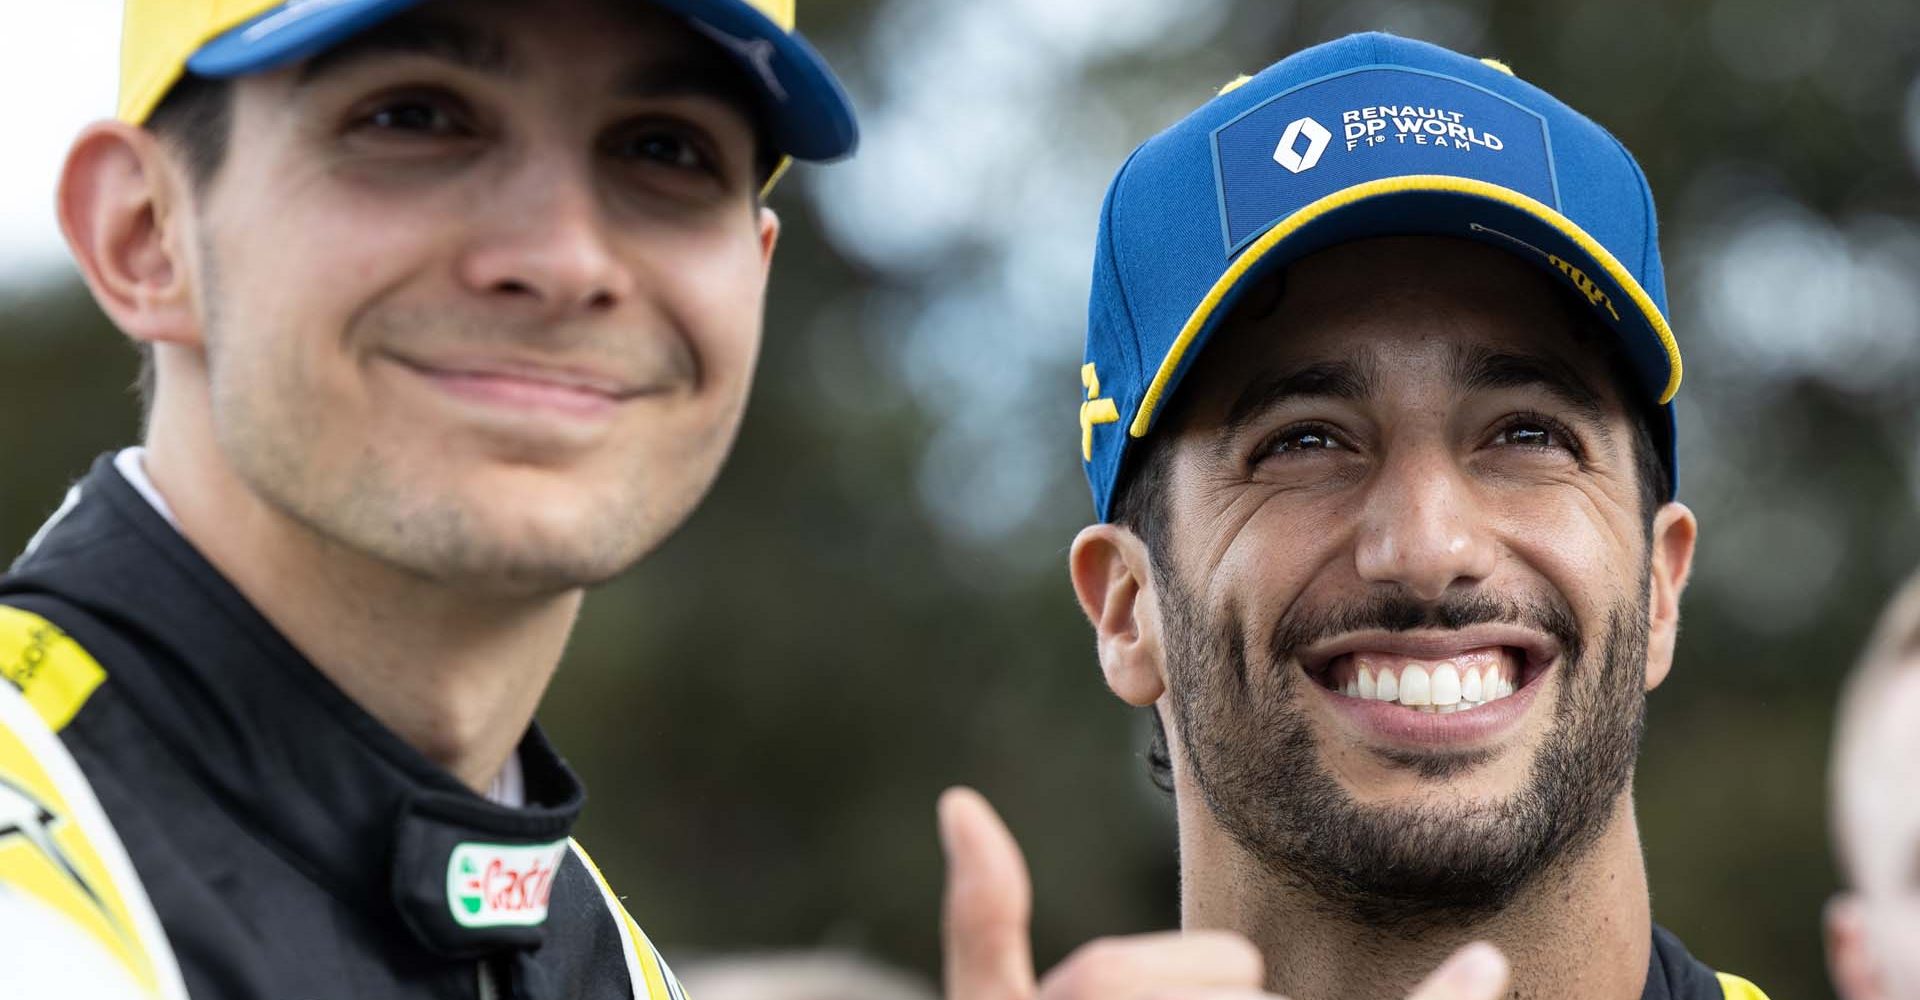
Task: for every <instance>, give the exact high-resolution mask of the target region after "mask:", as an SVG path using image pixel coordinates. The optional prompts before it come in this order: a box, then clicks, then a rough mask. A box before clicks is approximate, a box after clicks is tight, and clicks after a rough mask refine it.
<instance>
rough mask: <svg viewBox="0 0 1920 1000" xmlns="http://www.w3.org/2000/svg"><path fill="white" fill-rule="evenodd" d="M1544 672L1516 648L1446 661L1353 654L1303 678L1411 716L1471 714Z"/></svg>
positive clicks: (1490, 648) (1490, 649)
mask: <svg viewBox="0 0 1920 1000" xmlns="http://www.w3.org/2000/svg"><path fill="white" fill-rule="evenodd" d="M1544 670H1545V665H1534V664H1530V663H1529V660H1528V656H1527V652H1526V651H1525V650H1523V649H1520V648H1519V647H1515V646H1487V647H1483V648H1480V649H1471V650H1463V651H1461V652H1458V653H1453V654H1451V655H1449V656H1447V657H1445V658H1434V659H1428V658H1418V657H1412V656H1404V655H1399V654H1395V653H1385V652H1373V651H1366V650H1361V651H1356V652H1352V653H1344V654H1341V655H1339V656H1336V657H1334V658H1332V659H1330V660H1328V661H1327V662H1326V663H1325V664H1324V665H1322V666H1321V667H1320V668H1319V669H1310V670H1308V671H1307V673H1308V676H1309V677H1311V678H1312V679H1313V680H1314V682H1316V683H1318V684H1319V685H1320V686H1321V687H1323V688H1326V689H1327V690H1329V691H1332V692H1333V693H1335V694H1337V695H1340V696H1343V697H1346V698H1353V699H1358V700H1360V701H1377V702H1385V703H1388V704H1396V705H1399V706H1401V707H1402V708H1406V709H1410V710H1412V711H1415V712H1424V713H1427V714H1433V715H1447V714H1451V713H1454V712H1471V711H1473V710H1475V709H1477V708H1480V707H1482V706H1485V705H1490V704H1492V703H1494V702H1496V701H1500V700H1502V699H1504V698H1509V697H1512V696H1513V694H1514V692H1516V691H1518V690H1520V689H1521V688H1523V687H1525V686H1526V685H1527V684H1529V683H1531V682H1532V681H1533V680H1534V679H1535V678H1537V677H1538V676H1539V675H1540V674H1541V673H1542V672H1544Z"/></svg>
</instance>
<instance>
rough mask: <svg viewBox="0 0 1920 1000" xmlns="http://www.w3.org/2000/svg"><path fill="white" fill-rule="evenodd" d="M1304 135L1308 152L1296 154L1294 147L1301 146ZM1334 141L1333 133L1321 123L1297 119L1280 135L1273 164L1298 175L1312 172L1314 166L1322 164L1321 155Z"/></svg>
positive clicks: (1274, 150) (1307, 119) (1274, 151)
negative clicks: (1301, 138)
mask: <svg viewBox="0 0 1920 1000" xmlns="http://www.w3.org/2000/svg"><path fill="white" fill-rule="evenodd" d="M1303 135H1304V136H1306V137H1307V151H1306V152H1304V153H1301V152H1296V151H1295V150H1294V148H1293V147H1295V146H1297V145H1299V144H1300V137H1301V136H1303ZM1332 139H1333V133H1331V132H1329V131H1327V130H1326V127H1325V126H1323V125H1321V124H1320V123H1319V122H1317V121H1314V120H1313V119H1311V118H1296V119H1294V122H1293V124H1291V125H1288V126H1287V130H1286V131H1285V132H1283V133H1281V134H1280V145H1278V146H1275V147H1274V148H1273V162H1275V163H1278V164H1280V165H1281V166H1283V167H1285V168H1287V169H1288V170H1289V171H1292V172H1293V173H1296V174H1297V173H1300V172H1301V171H1305V170H1312V169H1313V165H1314V164H1316V163H1319V162H1320V154H1321V153H1324V152H1326V151H1327V143H1328V142H1330V141H1332Z"/></svg>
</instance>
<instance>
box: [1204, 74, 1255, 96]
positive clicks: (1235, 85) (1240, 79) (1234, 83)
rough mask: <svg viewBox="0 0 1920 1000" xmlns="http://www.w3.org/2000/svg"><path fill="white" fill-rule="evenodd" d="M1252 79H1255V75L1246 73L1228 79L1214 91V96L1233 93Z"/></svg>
mask: <svg viewBox="0 0 1920 1000" xmlns="http://www.w3.org/2000/svg"><path fill="white" fill-rule="evenodd" d="M1251 79H1253V77H1251V76H1248V75H1247V74H1245V73H1242V74H1240V75H1239V76H1236V77H1234V78H1233V79H1231V80H1228V81H1227V82H1226V84H1225V85H1224V86H1222V87H1221V88H1220V89H1219V90H1216V91H1214V93H1213V96H1215V97H1219V96H1220V95H1222V94H1231V93H1233V92H1234V91H1236V90H1239V89H1240V88H1241V87H1244V86H1246V85H1247V81H1248V80H1251Z"/></svg>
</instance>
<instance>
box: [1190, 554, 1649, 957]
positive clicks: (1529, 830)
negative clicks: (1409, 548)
mask: <svg viewBox="0 0 1920 1000" xmlns="http://www.w3.org/2000/svg"><path fill="white" fill-rule="evenodd" d="M1156 583H1157V586H1158V589H1159V590H1160V593H1161V595H1162V604H1161V606H1162V608H1163V616H1164V621H1165V624H1166V629H1165V635H1166V656H1167V667H1168V673H1169V677H1170V681H1171V685H1170V687H1171V691H1170V701H1171V704H1172V707H1173V710H1174V713H1175V717H1176V720H1177V723H1178V725H1177V729H1178V738H1179V740H1180V744H1181V747H1182V749H1183V751H1184V756H1185V758H1186V767H1187V770H1188V771H1189V773H1191V775H1192V776H1193V778H1194V783H1195V785H1196V786H1197V788H1198V790H1199V792H1200V794H1201V796H1202V798H1203V800H1204V801H1205V803H1206V805H1207V808H1208V810H1209V812H1210V813H1211V814H1212V815H1213V817H1214V819H1215V821H1216V822H1218V823H1219V824H1220V826H1221V828H1222V829H1224V830H1225V831H1226V832H1227V834H1228V835H1229V836H1231V837H1232V838H1233V839H1234V841H1235V842H1236V843H1238V844H1239V845H1240V846H1241V848H1242V849H1244V850H1245V851H1247V852H1248V854H1249V855H1250V856H1251V857H1253V858H1254V859H1256V860H1257V861H1258V862H1259V863H1261V864H1262V865H1263V866H1264V867H1265V868H1266V869H1267V870H1268V871H1269V872H1270V873H1271V874H1272V875H1273V876H1275V877H1276V878H1278V879H1281V880H1282V881H1283V882H1285V883H1286V884H1289V885H1291V886H1294V887H1296V888H1299V889H1301V890H1304V891H1305V892H1307V893H1308V894H1309V895H1310V896H1311V897H1312V898H1314V899H1315V900H1316V901H1317V908H1318V909H1319V910H1320V911H1321V912H1322V913H1324V914H1325V915H1326V916H1328V917H1330V918H1334V919H1341V920H1345V921H1348V922H1351V923H1354V924H1356V925H1359V926H1364V927H1367V928H1369V929H1371V930H1374V931H1377V932H1380V933H1384V934H1389V935H1396V936H1404V937H1411V936H1416V935H1418V934H1421V933H1423V932H1424V931H1426V930H1428V929H1431V928H1434V927H1437V926H1455V927H1458V926H1471V925H1473V924H1475V923H1478V922H1480V921H1482V920H1484V919H1486V918H1487V917H1489V916H1491V915H1493V914H1495V913H1497V912H1499V911H1500V910H1502V909H1504V908H1505V907H1507V906H1508V905H1509V904H1511V903H1512V902H1513V901H1514V900H1515V899H1516V897H1518V896H1519V895H1520V894H1521V893H1522V892H1523V891H1524V890H1526V889H1527V888H1528V887H1529V886H1532V885H1535V884H1537V883H1538V882H1540V880H1541V879H1542V877H1543V876H1544V875H1546V874H1547V873H1549V872H1550V871H1552V870H1554V869H1555V867H1556V866H1559V865H1562V864H1565V863H1567V862H1570V861H1572V860H1574V859H1576V858H1578V857H1579V856H1580V854H1581V853H1582V852H1584V851H1585V850H1587V849H1588V848H1590V847H1591V846H1592V845H1593V843H1594V842H1595V841H1596V840H1597V839H1598V838H1599V836H1600V834H1601V833H1602V832H1603V830H1604V829H1605V827H1606V825H1607V823H1608V821H1609V819H1610V818H1611V816H1612V813H1613V810H1614V806H1615V803H1616V800H1617V799H1618V797H1619V795H1620V794H1621V793H1622V792H1623V791H1624V790H1625V789H1626V787H1627V785H1628V783H1629V782H1630V781H1631V779H1632V776H1633V766H1634V760H1635V758H1636V757H1637V756H1638V753H1639V746H1640V737H1641V733H1642V730H1643V728H1644V719H1645V705H1646V697H1645V691H1644V688H1643V684H1642V678H1643V676H1644V672H1645V663H1646V649H1647V625H1646V621H1647V618H1646V609H1645V607H1644V599H1642V601H1640V602H1635V601H1633V600H1631V599H1623V600H1621V601H1620V602H1618V603H1617V604H1616V605H1615V606H1614V607H1613V608H1611V609H1610V610H1609V612H1608V614H1607V616H1606V625H1605V631H1606V635H1605V636H1604V637H1603V641H1602V642H1601V643H1599V644H1597V645H1594V646H1593V647H1591V649H1589V648H1588V645H1587V644H1586V643H1585V642H1584V641H1583V640H1584V638H1585V637H1584V635H1583V634H1582V630H1581V629H1580V628H1579V626H1578V625H1577V623H1576V620H1575V618H1574V616H1573V614H1572V612H1571V610H1570V609H1568V608H1567V607H1566V606H1565V604H1564V603H1563V602H1561V601H1559V600H1557V599H1529V600H1501V599H1496V598H1493V597H1491V596H1488V595H1484V594H1481V595H1463V596H1460V597H1455V598H1448V599H1444V600H1442V601H1441V602H1438V603H1434V604H1424V603H1421V602H1417V601H1414V600H1412V599H1410V598H1407V597H1404V596H1401V595H1398V594H1393V593H1387V594H1382V595H1377V596H1374V597H1371V598H1369V599H1366V600H1363V601H1361V602H1359V603H1356V604H1352V605H1348V606H1346V607H1341V608H1328V609H1302V610H1300V611H1296V612H1294V613H1293V614H1290V615H1288V616H1287V617H1285V618H1283V619H1282V620H1280V621H1279V622H1278V623H1277V624H1276V625H1275V627H1274V628H1273V630H1272V632H1271V634H1270V635H1269V637H1268V639H1267V641H1266V643H1265V644H1264V646H1260V645H1258V644H1255V643H1253V642H1251V641H1250V639H1249V636H1248V632H1247V629H1246V628H1245V626H1244V623H1243V622H1242V621H1241V620H1240V618H1239V616H1238V615H1237V614H1234V613H1232V612H1224V613H1220V614H1209V613H1208V612H1207V611H1205V609H1203V608H1202V607H1201V606H1200V604H1199V602H1198V601H1197V600H1195V598H1194V597H1193V595H1192V593H1191V592H1190V591H1189V590H1188V589H1187V588H1186V587H1185V585H1184V584H1182V583H1181V582H1180V581H1179V580H1177V579H1175V578H1174V577H1173V574H1171V573H1157V574H1156ZM1641 592H1642V593H1644V592H1645V588H1644V586H1643V587H1642V588H1641ZM1636 603H1638V605H1639V606H1635V605H1636ZM1488 622H1511V623H1517V624H1522V625H1526V626H1529V627H1532V628H1536V629H1540V630H1542V631H1544V632H1546V633H1548V634H1550V635H1553V636H1555V637H1556V638H1557V639H1559V641H1560V643H1561V646H1562V650H1563V652H1562V657H1561V663H1560V664H1559V666H1557V667H1556V668H1555V669H1556V670H1557V671H1559V672H1560V674H1561V676H1560V686H1559V693H1558V696H1557V697H1556V699H1555V704H1554V706H1553V721H1552V726H1551V729H1550V730H1549V731H1548V733H1547V734H1546V736H1545V739H1544V742H1543V743H1542V745H1541V746H1540V747H1539V749H1538V750H1537V751H1536V752H1535V755H1534V758H1533V760H1532V762H1531V763H1530V765H1529V768H1528V776H1527V778H1526V782H1525V785H1524V787H1522V788H1521V789H1520V790H1519V791H1517V792H1515V793H1513V794H1512V795H1509V796H1507V797H1506V798H1504V799H1501V800H1499V801H1496V802H1493V803H1482V804H1476V805H1467V806H1455V807H1442V806H1435V805H1429V804H1422V805H1407V806H1399V805H1369V804H1363V803H1361V802H1359V801H1358V800H1357V799H1356V798H1355V797H1354V796H1353V795H1352V794H1351V793H1349V792H1348V791H1347V790H1346V789H1345V788H1343V787H1342V786H1341V784H1340V782H1339V780H1338V779H1337V778H1336V777H1335V776H1334V774H1333V772H1332V771H1331V769H1330V768H1329V767H1328V766H1327V764H1326V763H1325V761H1324V760H1323V759H1322V751H1321V749H1320V747H1319V745H1318V743H1317V741H1316V738H1315V736H1314V732H1313V729H1312V725H1311V722H1310V720H1309V719H1308V717H1307V715H1306V713H1305V712H1304V710H1303V709H1302V708H1301V706H1300V704H1299V698H1300V696H1301V694H1302V692H1301V691H1300V690H1299V688H1300V686H1301V685H1303V684H1307V683H1312V682H1311V681H1310V680H1309V678H1308V677H1307V676H1306V674H1305V673H1304V672H1303V671H1302V670H1300V669H1299V667H1298V666H1297V660H1296V659H1295V655H1296V653H1297V652H1298V651H1299V650H1300V649H1302V648H1304V647H1305V646H1307V645H1310V644H1312V643H1314V642H1316V641H1319V640H1322V639H1325V638H1329V637H1331V636H1334V635H1338V634H1340V633H1343V632H1349V631H1354V630H1359V629H1370V628H1377V629H1382V630H1387V631H1406V630H1411V629H1415V628H1441V629H1457V628H1462V627H1465V626H1468V625H1473V624H1480V623H1488ZM1383 756H1384V759H1385V760H1386V761H1387V762H1388V763H1389V764H1391V765H1394V766H1399V767H1402V768H1405V769H1408V770H1411V771H1413V772H1414V773H1416V774H1418V775H1419V776H1421V777H1422V778H1426V779H1430V780H1444V779H1447V778H1453V777H1460V776H1463V775H1466V774H1470V773H1471V771H1472V770H1473V769H1474V768H1476V767H1477V766H1479V765H1480V764H1481V763H1484V761H1485V759H1486V757H1487V756H1488V754H1486V753H1457V752H1456V753H1436V754H1426V755H1422V754H1413V753H1407V752H1395V753H1393V754H1391V755H1383Z"/></svg>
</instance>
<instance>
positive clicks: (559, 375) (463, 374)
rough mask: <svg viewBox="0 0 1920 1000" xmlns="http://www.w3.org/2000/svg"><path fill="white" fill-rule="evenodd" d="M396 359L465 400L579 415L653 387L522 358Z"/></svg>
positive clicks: (608, 408)
mask: <svg viewBox="0 0 1920 1000" xmlns="http://www.w3.org/2000/svg"><path fill="white" fill-rule="evenodd" d="M388 357H390V358H391V359H392V360H393V361H394V362H395V363H396V364H398V365H399V366H400V367H402V368H405V369H406V370H408V371H410V372H412V373H413V374H415V375H418V376H420V377H421V378H423V379H425V380H426V381H428V382H429V383H431V384H433V385H434V386H435V387H436V388H438V389H440V390H441V391H443V392H445V393H447V394H448V395H451V396H454V397H456V398H458V399H460V400H462V401H463V402H468V403H476V404H480V405H483V406H489V407H497V408H504V409H510V410H521V411H540V412H548V413H554V414H558V415H561V416H567V417H574V418H579V419H595V418H604V417H606V416H607V415H609V414H611V413H612V412H613V411H614V410H616V409H618V408H619V407H620V406H621V405H622V404H624V403H626V402H628V401H630V400H633V399H636V398H638V397H640V396H644V395H647V394H648V392H649V390H648V389H647V388H645V387H641V386H637V385H634V384H632V383H630V382H627V381H625V380H623V379H621V378H619V377H617V376H613V375H610V374H607V373H605V372H602V371H599V370H595V369H592V368H586V367H577V366H567V365H553V364H545V363H540V362H532V361H525V360H520V359H501V358H453V359H438V358H436V359H433V360H421V359H416V358H411V357H407V356H403V355H400V354H389V355H388Z"/></svg>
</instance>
